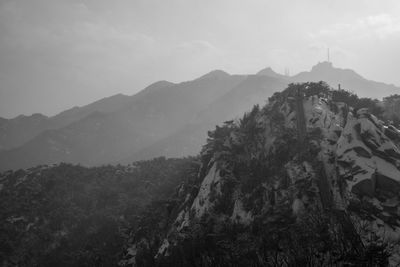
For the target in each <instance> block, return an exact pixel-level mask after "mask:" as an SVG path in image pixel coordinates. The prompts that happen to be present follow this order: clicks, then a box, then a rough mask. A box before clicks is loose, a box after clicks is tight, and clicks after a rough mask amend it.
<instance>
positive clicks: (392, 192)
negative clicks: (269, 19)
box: [120, 82, 400, 267]
mask: <svg viewBox="0 0 400 267" xmlns="http://www.w3.org/2000/svg"><path fill="white" fill-rule="evenodd" d="M349 103H355V104H357V106H358V107H357V108H354V107H352V106H350V105H349ZM363 105H364V102H363V100H362V99H356V100H355V101H354V99H353V98H352V96H351V95H350V94H349V95H346V96H345V97H344V96H343V92H342V91H339V90H331V89H330V88H329V87H328V86H327V85H326V84H325V83H322V82H320V83H304V84H294V85H290V86H289V87H288V88H287V89H285V90H284V91H282V92H279V93H275V94H273V96H272V97H271V98H270V101H269V103H268V104H267V105H265V106H264V107H262V108H260V107H258V106H255V107H254V108H253V109H252V110H251V111H249V112H247V113H246V114H245V115H244V116H243V117H242V118H241V119H240V120H239V121H238V122H232V121H229V122H226V123H224V124H222V125H220V126H218V127H217V128H216V129H215V131H213V132H210V133H209V138H208V141H207V143H206V144H205V146H204V147H203V149H202V153H201V159H202V164H201V166H202V167H201V169H200V171H199V175H198V179H196V180H191V181H186V182H183V183H182V184H181V186H180V187H179V188H178V189H177V190H176V193H175V194H174V195H173V196H171V197H170V198H168V200H166V202H165V203H169V205H168V206H166V204H164V205H163V204H160V203H158V204H157V205H154V206H151V207H149V208H151V210H149V211H148V212H147V213H146V214H145V215H143V217H142V220H141V223H140V224H139V225H138V228H137V229H138V230H137V231H134V232H133V233H132V235H131V237H130V240H131V241H130V245H129V246H128V248H127V250H126V253H125V256H124V259H123V260H122V261H121V262H120V264H121V265H122V266H138V267H139V266H388V265H390V266H397V265H398V264H399V263H400V246H399V240H400V235H399V231H400V217H399V214H398V209H399V205H400V197H399V195H398V191H399V189H400V130H398V129H396V128H395V127H393V126H392V125H388V124H385V123H383V122H382V121H380V120H378V119H377V117H376V116H375V115H374V114H371V113H370V112H369V109H368V108H366V107H364V106H363Z"/></svg>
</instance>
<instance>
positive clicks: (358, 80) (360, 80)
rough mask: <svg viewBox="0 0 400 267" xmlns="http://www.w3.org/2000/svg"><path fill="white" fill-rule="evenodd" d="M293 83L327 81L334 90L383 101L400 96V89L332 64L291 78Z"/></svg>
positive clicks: (328, 63)
mask: <svg viewBox="0 0 400 267" xmlns="http://www.w3.org/2000/svg"><path fill="white" fill-rule="evenodd" d="M291 81H292V82H318V81H325V82H326V83H328V84H329V85H330V86H332V87H333V88H338V86H339V84H340V87H341V88H342V89H346V90H350V89H351V90H352V91H353V92H355V93H356V94H358V95H360V96H363V97H370V98H377V99H380V100H381V99H382V97H383V96H389V95H392V94H398V93H399V92H400V88H399V87H396V86H394V85H388V84H385V83H381V82H375V81H371V80H367V79H365V78H364V77H362V76H361V75H359V74H357V73H356V72H355V71H353V70H350V69H340V68H335V67H334V66H333V64H332V63H331V62H326V61H325V62H321V63H318V64H317V65H315V66H313V67H312V69H311V71H309V72H301V73H299V74H297V75H295V76H292V77H291Z"/></svg>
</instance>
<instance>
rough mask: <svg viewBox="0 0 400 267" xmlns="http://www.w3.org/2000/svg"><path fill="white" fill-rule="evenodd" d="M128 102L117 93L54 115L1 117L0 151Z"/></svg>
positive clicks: (109, 110)
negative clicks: (46, 131)
mask: <svg viewBox="0 0 400 267" xmlns="http://www.w3.org/2000/svg"><path fill="white" fill-rule="evenodd" d="M128 102H129V97H128V96H126V95H122V94H117V95H113V96H110V97H107V98H103V99H101V100H98V101H96V102H94V103H91V104H89V105H86V106H83V107H74V108H71V109H69V110H66V111H63V112H61V113H59V114H57V115H55V116H53V117H47V116H44V115H42V114H38V113H36V114H33V115H31V116H24V115H20V116H18V117H16V118H13V119H3V118H0V151H1V150H9V149H12V148H16V147H19V146H21V145H23V144H24V143H26V142H27V141H29V140H31V139H32V138H34V137H36V136H37V135H38V134H40V133H42V132H44V131H45V130H50V129H58V128H61V127H64V126H67V125H68V124H70V123H73V122H75V121H78V120H80V119H83V118H84V117H86V116H88V115H90V114H91V113H93V112H102V113H110V112H113V111H115V110H116V109H119V108H120V107H121V106H123V105H124V104H126V103H128Z"/></svg>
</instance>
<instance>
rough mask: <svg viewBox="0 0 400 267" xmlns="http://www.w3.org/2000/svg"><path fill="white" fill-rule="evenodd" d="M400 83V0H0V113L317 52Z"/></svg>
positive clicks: (297, 66)
mask: <svg viewBox="0 0 400 267" xmlns="http://www.w3.org/2000/svg"><path fill="white" fill-rule="evenodd" d="M327 47H330V51H331V59H332V61H333V64H334V65H335V66H337V67H343V68H352V69H354V70H356V71H357V72H358V73H360V74H361V75H363V76H365V77H367V78H369V79H373V80H378V81H383V82H386V83H394V84H396V85H400V75H399V73H400V68H399V66H400V1H398V0H385V1H382V0H376V1H368V0H351V1H349V0H346V1H339V0H296V1H293V0H291V1H289V0H276V1H267V0H245V1H244V0H241V1H238V0H158V1H157V0H126V1H125V0H113V1H110V0H108V1H105V0H85V1H84V0H64V1H62V0H26V1H18V0H15V1H11V0H10V1H9V0H0V117H6V118H10V117H14V116H16V115H18V114H21V113H23V114H27V115H30V114H32V113H35V112H40V113H44V114H46V115H54V114H56V113H58V112H60V111H62V110H64V109H67V108H70V107H72V106H75V105H84V104H87V103H90V102H92V101H95V100H97V99H100V98H103V97H106V96H110V95H113V94H117V93H123V94H129V95H132V94H134V93H135V92H137V91H138V90H141V89H143V88H144V87H145V86H147V85H149V84H150V83H152V82H155V81H157V80H168V81H172V82H179V81H184V80H190V79H193V78H196V77H198V76H200V75H202V74H204V73H206V72H209V71H211V70H213V69H223V70H225V71H227V72H229V73H255V72H257V71H258V70H260V69H262V68H264V67H267V66H271V67H272V68H273V69H274V70H276V71H277V72H283V70H284V68H285V67H288V68H289V69H290V73H291V74H295V73H297V72H299V71H303V70H309V69H310V68H311V67H312V66H313V65H315V64H316V63H317V62H318V61H324V60H325V59H326V49H327Z"/></svg>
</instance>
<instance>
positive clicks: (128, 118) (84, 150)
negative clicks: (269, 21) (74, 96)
mask: <svg viewBox="0 0 400 267" xmlns="http://www.w3.org/2000/svg"><path fill="white" fill-rule="evenodd" d="M242 79H244V76H238V75H229V74H227V73H224V72H222V71H213V72H211V73H209V74H207V75H205V76H202V77H200V78H198V79H196V80H193V81H189V82H183V83H180V84H172V83H168V82H161V83H156V84H154V85H151V86H149V87H148V88H145V89H144V90H143V91H142V92H139V93H138V94H136V95H134V96H132V97H131V98H130V99H129V102H128V103H124V105H122V106H118V108H119V109H116V110H115V111H113V112H108V113H105V112H100V111H99V112H92V113H90V114H89V115H88V116H86V117H84V118H82V119H80V120H77V121H75V122H73V123H71V124H69V125H67V126H65V127H62V128H59V129H54V130H46V131H44V132H42V133H40V134H39V135H38V136H36V137H35V138H33V139H31V140H30V141H28V142H26V143H25V144H24V145H22V146H20V147H18V148H15V149H12V150H8V151H3V152H0V169H2V170H5V169H15V168H27V167H31V166H35V165H38V164H53V163H58V162H70V163H81V164H84V165H98V164H106V163H110V162H114V161H115V160H118V159H122V158H126V157H128V156H129V155H130V154H132V153H133V152H134V151H138V150H140V149H143V148H144V147H145V146H148V145H151V144H152V143H154V142H156V141H158V140H160V139H162V138H164V137H166V136H168V135H170V134H172V133H173V132H174V131H176V129H179V128H181V127H183V125H185V124H186V123H187V122H188V121H190V120H191V119H192V118H193V117H194V116H195V115H196V114H197V113H198V112H199V111H201V110H202V109H204V107H206V106H207V105H209V104H210V103H211V102H212V101H213V100H214V99H217V98H219V97H220V96H221V95H223V94H225V93H226V92H228V91H229V90H230V89H231V88H232V87H235V85H236V84H238V83H239V82H240V81H241V80H242ZM103 107H108V106H107V105H103ZM83 111H84V112H86V111H85V110H83ZM107 111H109V110H107ZM70 112H71V111H70ZM80 114H81V113H80ZM64 117H66V116H65V115H64Z"/></svg>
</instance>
